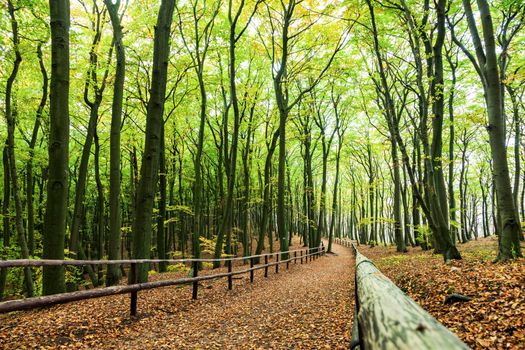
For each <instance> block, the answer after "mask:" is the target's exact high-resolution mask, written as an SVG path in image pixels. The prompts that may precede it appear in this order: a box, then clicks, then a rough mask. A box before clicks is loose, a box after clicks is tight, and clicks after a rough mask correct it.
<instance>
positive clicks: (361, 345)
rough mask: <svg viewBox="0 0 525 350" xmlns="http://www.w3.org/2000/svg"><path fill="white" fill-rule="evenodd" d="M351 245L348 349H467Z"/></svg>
mask: <svg viewBox="0 0 525 350" xmlns="http://www.w3.org/2000/svg"><path fill="white" fill-rule="evenodd" d="M351 247H352V250H353V252H354V254H355V260H356V265H355V266H356V267H355V270H356V271H355V300H356V309H355V314H354V324H353V327H352V342H351V345H350V348H351V349H365V350H368V349H439V350H442V349H447V350H454V349H468V346H467V345H465V344H464V343H463V342H462V341H461V340H459V338H458V337H457V336H456V335H455V334H454V333H452V332H451V331H450V330H449V329H447V328H446V327H445V326H443V325H442V324H441V323H439V321H437V320H436V319H435V318H434V317H432V316H431V315H430V314H429V313H427V312H426V311H425V310H423V308H422V307H421V306H419V305H418V304H417V303H416V302H415V301H414V300H412V299H411V298H409V297H408V296H407V295H406V294H405V293H403V292H402V291H401V290H400V289H399V288H398V287H397V286H396V285H395V284H394V283H393V282H392V281H391V280H390V279H388V278H387V277H386V276H385V275H383V274H382V273H381V271H379V269H377V267H376V266H375V265H374V263H373V262H372V261H371V260H369V259H368V258H367V257H365V256H364V255H362V254H361V253H359V251H358V250H357V248H356V246H355V244H353V243H352V244H351Z"/></svg>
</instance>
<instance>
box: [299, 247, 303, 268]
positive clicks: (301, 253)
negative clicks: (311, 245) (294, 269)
mask: <svg viewBox="0 0 525 350" xmlns="http://www.w3.org/2000/svg"><path fill="white" fill-rule="evenodd" d="M300 255H301V265H302V264H303V251H302V250H301V251H300Z"/></svg>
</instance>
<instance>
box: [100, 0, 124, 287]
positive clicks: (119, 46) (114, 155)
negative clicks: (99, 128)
mask: <svg viewBox="0 0 525 350" xmlns="http://www.w3.org/2000/svg"><path fill="white" fill-rule="evenodd" d="M104 2H105V4H106V7H107V8H108V12H109V18H110V20H111V24H112V26H113V43H114V45H115V53H116V69H115V83H114V86H113V103H112V107H111V135H110V157H109V158H110V168H109V248H108V255H109V259H110V260H116V259H119V258H120V255H121V252H120V244H121V234H120V226H121V213H120V208H121V207H120V130H121V124H122V100H123V95H124V80H125V75H126V52H125V48H124V43H123V42H122V36H123V34H122V26H121V23H120V17H119V14H118V10H119V8H120V4H121V1H120V0H116V1H112V0H104ZM119 278H120V269H119V267H118V265H108V272H107V277H106V285H108V286H111V285H114V284H116V283H117V282H118V280H119Z"/></svg>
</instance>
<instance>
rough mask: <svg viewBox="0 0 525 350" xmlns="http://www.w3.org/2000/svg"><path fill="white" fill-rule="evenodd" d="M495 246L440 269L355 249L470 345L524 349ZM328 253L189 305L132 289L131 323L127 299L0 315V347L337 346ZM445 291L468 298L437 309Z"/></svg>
mask: <svg viewBox="0 0 525 350" xmlns="http://www.w3.org/2000/svg"><path fill="white" fill-rule="evenodd" d="M496 247H497V240H496V238H494V237H491V238H486V239H479V240H477V241H472V242H469V243H467V244H460V245H458V248H459V250H460V251H461V254H462V256H463V260H460V261H453V262H452V263H450V264H444V263H443V261H442V258H441V256H440V255H434V254H432V252H430V251H421V249H420V248H409V251H408V253H407V254H399V253H397V252H396V251H395V248H394V247H373V248H371V247H368V246H364V245H361V246H359V250H360V251H361V253H363V254H364V255H365V256H367V257H369V258H370V259H372V260H373V261H374V262H375V264H376V265H377V266H378V268H379V269H381V271H383V272H384V273H385V275H387V276H388V277H389V278H391V279H392V280H393V281H394V283H396V284H397V285H398V286H399V287H400V288H401V289H402V290H404V291H405V292H406V293H407V294H408V295H409V296H410V297H412V298H413V299H414V300H416V301H417V302H418V303H419V304H420V305H421V306H422V307H423V308H425V309H426V310H427V311H429V312H430V313H431V314H432V315H433V316H434V317H436V318H437V319H438V320H439V321H440V322H442V323H443V324H444V325H445V326H446V327H448V328H449V329H450V330H452V331H453V332H454V333H456V334H457V335H458V336H459V337H460V338H461V339H462V340H463V341H464V342H465V343H467V344H468V345H469V346H470V347H472V348H473V349H525V317H524V315H525V259H518V260H516V261H512V262H505V263H496V264H495V263H493V260H494V258H495V254H496ZM296 248H298V244H296V245H295V246H294V247H292V249H296ZM334 252H335V254H328V255H327V256H326V257H322V258H320V259H317V260H314V261H312V262H311V263H308V264H303V265H301V264H300V263H299V262H298V263H297V264H293V263H292V264H290V268H289V270H286V266H285V264H282V265H281V266H280V270H279V274H275V269H274V268H270V271H269V275H268V278H264V276H263V273H264V272H263V271H262V270H259V271H256V273H255V282H254V283H253V284H251V283H250V282H249V276H248V275H243V276H242V277H241V278H238V279H234V285H233V290H231V291H228V289H227V283H226V281H225V280H217V281H212V282H204V283H203V285H202V287H201V288H200V289H199V298H198V300H196V301H192V300H191V289H190V288H189V287H166V288H160V289H155V290H150V291H144V292H140V293H139V304H138V313H139V314H138V316H137V317H134V318H130V317H129V315H128V313H129V296H128V295H120V296H112V297H105V298H100V299H92V300H84V301H80V302H75V303H70V304H66V305H59V306H54V307H49V308H45V309H40V310H33V311H27V312H17V313H11V314H7V315H0V349H57V348H59V349H347V348H348V346H349V343H350V329H351V324H352V318H353V305H354V302H353V300H352V299H353V293H354V291H353V285H354V282H353V276H354V268H353V265H354V260H353V257H352V255H351V251H350V249H348V248H344V247H341V246H337V245H336V246H335V250H334ZM223 271H224V268H222V269H219V270H208V271H204V272H203V273H215V272H223ZM184 273H185V274H187V271H186V272H184ZM184 273H166V274H154V275H152V276H151V280H158V279H164V278H177V277H181V276H184ZM451 293H458V294H462V295H466V296H469V297H471V298H472V300H470V301H468V302H462V303H454V304H445V303H444V300H445V298H446V296H447V295H449V294H451Z"/></svg>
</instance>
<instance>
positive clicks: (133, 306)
mask: <svg viewBox="0 0 525 350" xmlns="http://www.w3.org/2000/svg"><path fill="white" fill-rule="evenodd" d="M324 254H325V248H324V246H320V247H315V248H308V249H297V250H290V251H286V252H276V253H268V254H259V255H252V256H246V257H231V258H221V259H134V260H32V259H19V260H1V261H0V268H10V267H41V266H84V265H130V268H131V270H132V271H134V272H135V273H134V274H132V275H134V276H137V275H138V274H137V272H138V266H139V265H140V264H146V263H148V264H149V263H166V264H190V265H191V266H192V270H193V271H192V272H193V277H190V278H179V279H171V280H161V281H155V282H144V283H131V284H127V285H118V286H112V287H105V288H96V289H90V290H82V291H77V292H70V293H61V294H55V295H46V296H41V297H33V298H26V299H19V300H9V301H4V302H0V313H5V312H11V311H18V310H27V309H34V308H37V307H42V306H50V305H55V304H64V303H69V302H72V301H78V300H84V299H92V298H100V297H103V296H108V295H116V294H127V293H130V314H131V315H132V316H135V315H136V314H137V296H138V294H137V293H138V291H141V290H148V289H154V288H160V287H167V286H175V285H185V284H191V285H192V286H193V288H192V298H193V299H197V294H198V288H199V282H200V281H206V280H214V279H219V278H227V279H228V289H230V290H231V289H232V287H233V281H232V280H233V276H236V275H241V274H245V273H249V274H250V282H251V283H253V281H254V271H256V270H260V269H264V277H268V269H269V267H271V266H275V273H279V265H281V264H286V269H288V268H289V266H290V263H291V262H293V263H294V264H297V262H298V261H300V263H301V264H303V262H304V263H308V261H312V260H314V259H317V258H318V257H320V256H323V255H324ZM273 257H275V261H274V262H269V261H268V260H269V258H273ZM281 257H286V259H282V258H281ZM261 258H262V259H264V264H256V262H257V261H259V260H260V259H261ZM216 261H221V262H224V263H226V265H227V268H228V272H223V273H216V274H211V275H202V276H199V268H198V266H199V264H200V263H203V262H216ZM234 261H244V262H249V263H250V267H249V268H243V269H241V270H237V271H234V269H233V262H234Z"/></svg>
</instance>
